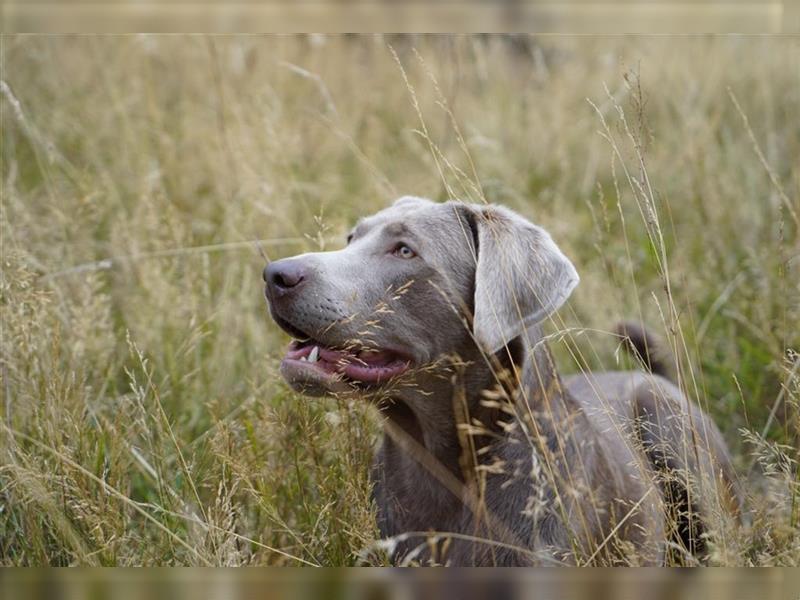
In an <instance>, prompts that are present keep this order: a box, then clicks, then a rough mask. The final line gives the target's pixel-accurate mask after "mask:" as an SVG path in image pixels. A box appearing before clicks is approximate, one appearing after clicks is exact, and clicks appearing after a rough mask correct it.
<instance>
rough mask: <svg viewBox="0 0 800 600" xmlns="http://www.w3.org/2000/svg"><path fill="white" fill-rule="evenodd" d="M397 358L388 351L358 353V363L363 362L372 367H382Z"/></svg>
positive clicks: (363, 351)
mask: <svg viewBox="0 0 800 600" xmlns="http://www.w3.org/2000/svg"><path fill="white" fill-rule="evenodd" d="M395 358H396V357H395V355H393V354H392V353H391V352H389V351H387V350H362V351H361V352H359V353H358V356H357V357H356V361H358V362H363V363H365V364H367V365H369V366H370V367H381V366H383V365H386V364H388V363H390V362H392V361H393V360H394V359H395Z"/></svg>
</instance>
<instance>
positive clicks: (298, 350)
mask: <svg viewBox="0 0 800 600" xmlns="http://www.w3.org/2000/svg"><path fill="white" fill-rule="evenodd" d="M410 366H411V361H410V360H409V359H408V358H406V357H403V356H401V355H400V354H398V353H396V352H393V351H391V350H373V349H367V348H361V349H356V348H352V349H347V350H337V349H333V348H328V347H326V346H323V345H321V344H320V343H319V342H317V341H314V340H312V339H308V340H305V341H299V340H294V341H293V342H292V343H291V344H290V345H289V349H288V350H287V352H286V356H285V357H284V359H283V364H282V367H283V368H284V369H285V368H286V367H291V368H292V369H293V370H298V369H300V370H308V371H311V372H313V373H314V374H315V375H317V376H320V375H323V376H324V377H325V378H326V379H327V378H329V377H330V378H332V379H342V378H344V379H349V380H351V381H356V382H361V383H367V384H376V383H384V382H386V381H388V380H389V379H391V378H392V377H397V376H398V375H401V374H402V373H405V372H406V371H407V370H408V369H409V367H410Z"/></svg>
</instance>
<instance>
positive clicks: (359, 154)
mask: <svg viewBox="0 0 800 600" xmlns="http://www.w3.org/2000/svg"><path fill="white" fill-rule="evenodd" d="M389 44H391V48H390V47H389ZM798 73H800V41H798V39H797V38H792V37H784V38H753V37H724V38H722V37H720V38H707V37H659V38H646V37H600V38H588V37H582V38H569V37H540V38H536V39H534V40H532V43H530V44H528V45H527V46H524V47H523V46H521V45H519V44H517V45H516V46H513V47H512V45H510V44H509V43H508V42H507V41H504V40H502V39H499V38H478V37H468V36H456V37H435V38H429V37H414V38H382V37H372V36H370V37H360V38H337V37H292V36H288V37H286V36H285V37H260V36H247V37H228V36H217V37H199V36H191V37H173V36H120V37H92V36H81V37H31V36H19V37H3V38H2V81H3V83H2V84H0V85H1V86H2V89H0V96H1V99H0V103H1V104H0V107H2V117H1V120H0V126H2V173H1V176H2V215H1V216H0V234H2V276H1V277H0V293H1V294H2V296H1V297H0V311H1V312H0V317H1V318H2V322H1V323H2V363H0V377H2V383H1V385H0V390H2V397H3V400H2V409H1V410H2V420H3V425H2V435H0V456H2V460H0V560H1V561H2V563H3V564H7V565H20V564H27V565H34V564H36V565H39V564H103V565H106V564H108V565H132V564H163V565H173V564H216V565H240V564H315V565H344V564H353V563H354V562H358V561H359V560H369V561H370V562H376V561H377V562H380V561H381V560H382V559H381V558H379V557H378V556H376V555H374V553H372V552H367V550H368V549H371V548H379V549H380V548H382V547H383V546H381V544H379V543H377V542H376V540H377V531H376V529H375V526H374V516H373V511H372V507H371V506H370V502H369V490H368V484H367V470H368V465H369V460H370V456H371V452H372V447H373V446H374V443H375V441H376V439H377V435H378V431H379V429H378V427H377V421H376V419H375V415H374V414H372V413H371V412H370V411H369V410H367V409H366V408H365V407H364V406H363V405H360V404H358V403H355V404H350V403H346V402H343V401H336V400H327V401H320V400H310V399H306V398H302V397H299V396H297V395H295V394H293V393H291V392H290V391H289V390H288V388H287V387H286V386H285V385H284V384H283V382H282V381H281V380H280V377H279V375H278V373H277V365H278V361H279V357H280V355H281V352H282V348H283V346H284V344H285V341H286V340H285V338H284V336H283V335H281V334H280V333H279V332H278V330H277V328H276V327H275V326H274V325H273V324H272V323H271V322H270V320H269V318H268V316H267V313H266V309H265V305H264V301H263V297H262V291H261V281H260V278H261V269H262V267H263V265H264V262H265V260H264V258H263V256H262V254H263V255H266V256H267V257H269V258H273V257H278V256H285V255H290V254H295V253H298V252H301V251H308V250H316V249H319V248H325V247H328V248H333V247H338V246H339V245H340V244H341V243H342V242H343V238H344V235H345V232H346V230H347V229H348V227H349V226H350V225H352V223H353V222H354V220H355V219H356V218H357V217H358V216H360V215H363V214H366V213H370V212H373V211H375V210H378V209H379V208H381V207H382V206H384V205H385V204H387V203H388V202H389V201H391V200H392V199H393V198H394V197H396V196H398V195H400V194H405V193H413V194H417V195H424V196H429V197H432V198H438V199H444V198H447V197H452V196H456V197H459V198H462V199H464V200H473V201H479V200H481V199H486V200H488V201H490V202H497V203H502V204H506V205H508V206H511V207H512V208H515V209H517V210H519V211H521V212H522V213H523V214H525V215H527V216H528V217H530V218H531V219H532V220H534V221H535V222H537V223H539V224H541V225H543V226H545V227H546V228H547V229H548V230H549V231H551V233H552V234H553V237H554V238H555V239H556V240H557V241H558V242H559V244H560V246H561V247H562V248H563V249H564V250H565V252H566V253H567V255H568V256H570V257H571V258H572V259H573V261H574V262H575V264H576V265H577V267H578V269H579V272H580V274H581V278H582V282H581V285H580V286H579V288H578V289H577V291H576V293H575V294H574V295H573V297H572V299H571V301H570V303H569V305H568V306H567V307H565V309H564V310H562V311H561V313H560V317H562V318H563V319H564V321H563V324H562V326H563V328H565V329H567V330H568V331H569V332H578V333H576V334H573V333H569V335H566V334H565V335H560V336H556V339H555V340H553V346H554V349H555V350H556V351H557V355H558V358H559V365H560V368H561V370H562V371H563V372H571V371H575V370H578V369H597V368H617V366H618V363H619V362H620V361H621V358H620V357H619V355H618V354H619V353H618V352H617V350H618V344H617V342H616V340H615V339H614V338H613V336H610V335H608V334H607V333H605V332H607V331H609V330H610V329H611V328H612V327H613V325H614V323H616V322H617V321H618V320H620V319H621V318H629V317H634V318H639V317H641V318H643V320H644V321H645V322H647V323H648V324H649V325H651V326H652V327H653V328H654V329H656V330H657V331H660V333H661V334H662V335H663V337H665V338H666V339H667V340H668V341H669V344H670V348H671V350H672V353H673V355H674V356H675V358H676V359H677V360H678V361H679V363H680V369H679V373H680V380H681V385H682V387H683V388H684V389H685V390H687V392H689V393H690V395H692V396H693V397H694V398H696V399H697V401H698V402H699V403H700V404H701V405H702V406H703V407H704V408H706V410H708V411H709V412H710V413H711V414H712V415H713V416H714V418H715V420H716V421H717V423H719V425H720V426H721V428H722V429H723V432H724V433H725V435H726V438H727V440H728V442H729V444H730V445H731V446H732V447H733V448H734V451H735V454H736V462H737V467H738V469H739V471H740V474H741V476H742V477H743V479H744V480H745V481H746V482H747V492H748V499H747V501H748V509H749V511H750V520H751V525H750V527H749V528H747V529H746V530H745V531H743V532H740V533H739V534H738V537H737V538H736V539H728V540H727V542H726V544H725V545H724V546H719V547H715V548H714V555H713V557H712V560H713V561H714V562H715V563H718V564H726V565H737V564H759V565H768V564H797V563H798V562H800V530H799V529H798V527H799V526H800V525H799V524H798V520H800V507H798V502H799V501H800V498H798V491H800V486H799V485H798V479H797V477H798V475H797V473H798V470H797V464H796V461H797V458H798V456H797V453H798V452H797V433H798V429H800V428H799V427H798V425H800V421H798V418H799V417H798V414H799V413H798V402H800V377H798V372H797V371H798V352H799V351H800V325H799V324H800V246H798V213H800V169H798V160H797V157H798V156H800V77H798ZM256 240H258V241H259V242H258V243H256V242H255V241H256ZM366 556H368V557H369V558H368V559H366V558H364V557H366ZM632 562H635V557H632Z"/></svg>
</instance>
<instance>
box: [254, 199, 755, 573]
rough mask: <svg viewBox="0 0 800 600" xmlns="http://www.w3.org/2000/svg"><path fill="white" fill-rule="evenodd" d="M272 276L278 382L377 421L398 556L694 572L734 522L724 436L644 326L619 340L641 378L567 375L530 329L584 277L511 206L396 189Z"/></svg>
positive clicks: (379, 475)
mask: <svg viewBox="0 0 800 600" xmlns="http://www.w3.org/2000/svg"><path fill="white" fill-rule="evenodd" d="M264 280H265V282H266V292H265V293H266V296H267V299H268V302H269V307H270V311H271V314H272V317H273V319H274V320H275V321H276V323H277V324H278V325H279V326H280V327H281V328H282V329H284V330H285V331H286V332H287V333H289V335H291V336H292V337H294V338H295V341H293V342H292V343H291V345H290V347H289V350H288V352H287V353H286V357H285V358H284V359H283V362H282V363H281V373H282V374H283V376H284V378H285V379H286V380H287V381H288V382H289V384H290V385H291V386H292V387H293V388H294V389H295V390H298V391H300V392H302V393H305V394H307V395H328V394H345V395H357V396H361V397H366V398H368V399H369V400H371V401H372V402H374V403H375V404H376V405H377V406H378V408H379V409H380V410H381V412H382V414H383V415H384V417H385V419H384V424H385V425H384V430H385V432H386V434H387V435H385V436H384V440H383V444H382V446H381V448H380V450H379V451H378V453H377V456H376V458H375V461H374V465H373V470H372V480H373V486H374V489H373V497H374V499H375V503H376V506H377V514H378V524H379V528H380V531H381V533H382V535H384V536H386V537H389V538H392V539H393V540H394V541H395V542H396V544H395V546H394V548H393V559H394V560H395V561H396V562H398V563H410V562H419V563H425V564H433V563H438V564H453V565H530V564H550V563H557V564H631V563H632V562H633V563H640V564H664V563H665V562H666V561H668V558H669V557H671V558H670V559H669V562H672V563H674V562H678V563H682V562H684V563H685V562H691V561H693V560H695V559H696V558H699V557H702V556H703V554H704V552H705V551H706V546H707V539H708V534H709V532H710V531H711V527H710V524H712V523H714V524H717V525H715V526H720V525H719V524H720V523H722V522H726V523H727V522H730V519H729V518H728V517H729V516H730V515H734V516H735V515H736V514H737V512H738V507H739V504H738V492H737V490H736V486H735V483H734V475H733V470H732V468H731V464H730V460H729V457H728V453H727V450H726V447H725V444H724V442H723V440H722V436H721V435H720V433H719V431H718V429H717V428H716V426H715V425H714V423H713V422H712V421H711V420H710V419H709V417H708V416H706V415H705V414H704V413H703V412H702V411H701V410H700V409H699V408H697V407H696V406H694V405H693V404H691V403H690V402H689V401H688V400H687V398H686V397H685V396H684V395H683V394H682V393H681V391H680V390H679V389H678V388H677V387H676V386H675V385H674V384H673V383H671V382H670V381H668V380H667V379H666V378H664V377H662V376H660V375H659V374H658V373H661V374H665V373H666V371H667V367H666V365H665V364H664V363H663V362H662V361H659V360H657V359H656V356H657V354H658V353H657V348H656V347H655V346H656V343H655V340H653V338H652V336H650V335H649V334H648V333H647V332H645V331H644V330H642V329H639V328H636V327H635V326H632V325H628V326H627V328H626V329H625V330H624V331H622V332H621V333H622V334H623V335H624V336H626V339H627V341H628V343H629V344H630V346H631V347H632V349H633V351H634V353H635V354H636V355H637V356H638V357H639V358H640V359H641V360H642V362H643V363H644V365H645V366H646V367H648V368H649V370H651V371H652V373H646V372H644V371H642V372H607V373H585V374H578V375H573V376H570V377H567V378H564V379H562V378H560V377H559V375H558V373H557V371H556V369H555V365H554V363H553V360H552V358H551V355H550V353H549V351H548V348H547V343H546V338H544V337H543V335H542V332H541V324H542V323H543V322H544V321H545V320H546V319H548V318H550V317H552V316H553V314H554V312H555V311H556V310H557V309H558V308H559V307H560V306H561V305H562V304H564V302H565V301H566V300H567V298H568V297H569V296H570V294H571V292H572V291H573V289H574V288H575V286H576V285H577V284H578V280H579V278H578V274H577V272H576V271H575V268H574V267H573V265H572V263H571V262H570V261H569V260H568V259H567V258H566V257H565V256H564V254H563V253H562V252H561V251H560V250H559V248H558V247H557V246H556V244H555V243H554V242H553V240H552V239H551V237H550V235H549V234H548V233H547V232H546V231H544V230H543V229H542V228H540V227H538V226H536V225H533V224H532V223H530V222H528V221H526V220H525V219H523V218H522V217H520V216H519V215H517V214H516V213H514V212H512V211H511V210H508V209H506V208H503V207H500V206H494V205H471V204H464V203H460V202H446V203H434V202H431V201H429V200H424V199H421V198H415V197H403V198H400V199H399V200H397V201H396V202H395V203H394V204H393V205H392V206H391V207H389V208H387V209H385V210H383V211H381V212H379V213H377V214H376V215H373V216H371V217H368V218H366V219H362V220H361V221H360V222H359V223H358V225H357V226H356V227H355V228H354V229H353V230H352V233H351V234H350V235H349V236H348V239H347V247H345V248H343V249H342V250H338V251H335V252H321V253H312V254H303V255H301V256H296V257H292V258H287V259H284V260H280V261H276V262H272V263H271V264H270V265H269V266H268V267H267V268H266V269H265V270H264ZM704 534H705V535H704Z"/></svg>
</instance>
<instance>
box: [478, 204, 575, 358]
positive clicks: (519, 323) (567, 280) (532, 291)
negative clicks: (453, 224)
mask: <svg viewBox="0 0 800 600" xmlns="http://www.w3.org/2000/svg"><path fill="white" fill-rule="evenodd" d="M473 208H474V207H473ZM474 212H475V215H476V216H475V219H474V223H475V229H476V230H477V236H476V237H477V241H478V259H477V267H476V271H475V314H474V315H473V330H474V334H475V339H476V340H477V341H478V343H479V344H480V345H481V346H482V347H483V349H484V350H485V351H487V352H490V353H492V354H494V353H495V352H497V351H498V350H500V349H501V348H502V347H503V346H505V345H506V344H507V343H509V342H510V341H511V340H513V339H514V338H516V337H517V336H519V335H521V334H522V333H523V332H524V331H525V330H526V329H527V328H528V327H530V326H531V325H534V324H536V323H539V322H540V321H542V320H544V319H545V318H547V317H548V316H550V315H551V314H552V313H553V312H555V311H556V310H557V309H558V308H559V307H560V306H561V305H562V304H564V302H566V300H567V298H568V297H569V295H570V294H571V293H572V290H573V289H574V288H575V286H576V285H578V281H579V277H578V273H577V272H576V271H575V267H574V266H573V265H572V263H571V262H570V261H569V259H568V258H567V257H566V256H564V254H563V253H562V252H561V250H559V248H558V246H556V244H555V242H554V241H553V239H552V238H551V237H550V234H549V233H547V232H546V231H545V230H544V229H542V228H541V227H538V226H536V225H534V224H533V223H530V222H529V221H527V220H525V219H524V218H522V217H521V216H519V215H518V214H516V213H515V212H513V211H511V210H509V209H507V208H503V207H500V206H486V207H478V208H474Z"/></svg>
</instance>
